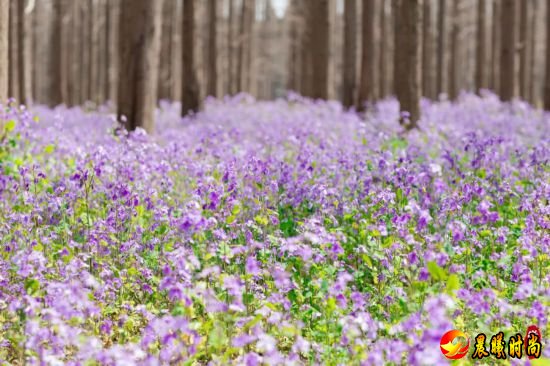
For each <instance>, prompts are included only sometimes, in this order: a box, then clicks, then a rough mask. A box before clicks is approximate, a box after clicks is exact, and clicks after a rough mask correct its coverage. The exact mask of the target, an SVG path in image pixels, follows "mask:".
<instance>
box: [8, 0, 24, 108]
mask: <svg viewBox="0 0 550 366" xmlns="http://www.w3.org/2000/svg"><path fill="white" fill-rule="evenodd" d="M16 1H17V0H11V1H10V4H9V12H10V17H9V18H10V19H9V22H8V26H9V31H8V33H9V39H8V48H9V61H8V63H9V64H8V69H9V77H8V79H9V80H8V82H9V85H8V95H9V97H10V98H18V97H19V85H18V83H17V81H18V80H17V74H18V71H17V70H18V66H19V63H18V62H17V56H18V54H17V49H18V47H17V46H18V45H17V42H18V39H17V38H18V37H17V15H18V14H17V4H16ZM18 102H21V101H20V100H18Z"/></svg>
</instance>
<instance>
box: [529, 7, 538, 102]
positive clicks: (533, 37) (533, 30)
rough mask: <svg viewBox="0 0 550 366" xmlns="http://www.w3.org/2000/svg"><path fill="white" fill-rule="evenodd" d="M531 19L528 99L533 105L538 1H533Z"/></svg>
mask: <svg viewBox="0 0 550 366" xmlns="http://www.w3.org/2000/svg"><path fill="white" fill-rule="evenodd" d="M532 9H533V13H532V14H533V19H532V21H531V37H530V38H529V43H530V47H529V49H530V52H531V55H530V67H529V101H530V103H531V104H532V105H535V104H536V103H537V93H536V90H537V87H536V85H537V84H536V82H535V80H536V79H537V76H536V70H537V67H536V65H537V62H536V61H537V56H536V55H537V40H538V37H537V35H538V32H537V29H538V28H537V23H538V22H537V20H538V17H537V14H538V9H539V2H538V1H534V2H533V8H532Z"/></svg>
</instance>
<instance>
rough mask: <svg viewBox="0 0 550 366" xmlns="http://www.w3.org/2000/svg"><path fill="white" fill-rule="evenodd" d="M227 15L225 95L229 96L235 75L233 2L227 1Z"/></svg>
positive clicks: (232, 88) (233, 89) (233, 87)
mask: <svg viewBox="0 0 550 366" xmlns="http://www.w3.org/2000/svg"><path fill="white" fill-rule="evenodd" d="M228 6H229V15H228V17H227V94H229V95H231V94H233V93H234V92H235V86H234V81H235V75H234V70H233V69H234V66H233V61H234V60H233V57H234V55H233V54H234V49H233V37H234V36H233V23H234V18H235V4H234V2H233V0H229V4H228Z"/></svg>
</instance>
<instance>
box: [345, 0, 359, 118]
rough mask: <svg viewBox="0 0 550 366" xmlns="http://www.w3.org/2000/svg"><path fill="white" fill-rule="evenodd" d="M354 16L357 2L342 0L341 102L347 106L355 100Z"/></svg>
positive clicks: (355, 44) (355, 15)
mask: <svg viewBox="0 0 550 366" xmlns="http://www.w3.org/2000/svg"><path fill="white" fill-rule="evenodd" d="M356 18H357V3H356V1H355V0H345V1H344V52H343V59H344V60H343V64H344V75H343V95H342V104H343V105H344V106H345V107H347V108H349V107H351V106H352V105H354V101H355V98H354V97H355V78H356V51H355V49H356V47H357V42H356V36H355V33H356V23H357V21H356Z"/></svg>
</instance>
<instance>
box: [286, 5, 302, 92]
mask: <svg viewBox="0 0 550 366" xmlns="http://www.w3.org/2000/svg"><path fill="white" fill-rule="evenodd" d="M289 6H290V10H289V14H290V16H289V18H290V19H289V23H290V25H289V28H290V30H289V57H288V81H287V88H288V89H289V90H293V91H296V92H297V91H299V90H300V79H299V75H300V72H299V65H300V37H301V35H300V33H301V32H300V20H301V18H300V13H299V8H298V7H299V5H298V1H296V0H292V1H291V3H290V5H289Z"/></svg>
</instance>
